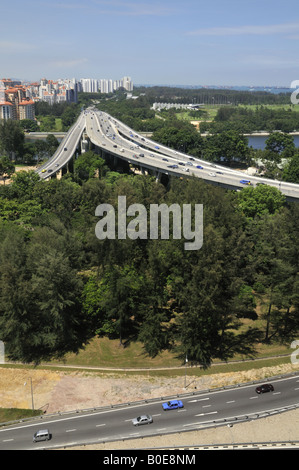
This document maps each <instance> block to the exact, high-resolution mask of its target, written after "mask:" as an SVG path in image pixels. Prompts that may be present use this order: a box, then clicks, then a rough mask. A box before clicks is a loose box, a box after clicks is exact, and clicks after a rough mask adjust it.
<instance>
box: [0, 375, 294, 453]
mask: <svg viewBox="0 0 299 470" xmlns="http://www.w3.org/2000/svg"><path fill="white" fill-rule="evenodd" d="M271 383H272V385H273V386H274V391H272V392H268V393H264V394H261V395H258V394H257V393H256V391H255V388H256V386H257V384H247V385H243V386H240V387H236V388H231V389H229V390H217V391H209V392H194V393H193V394H186V395H185V396H181V397H180V399H182V401H183V404H184V408H180V409H176V410H170V411H164V410H163V408H162V403H163V401H166V399H164V400H162V399H158V398H157V399H151V400H150V401H149V402H145V401H144V402H142V403H140V402H139V403H130V404H124V405H122V406H115V407H107V408H99V409H94V410H87V411H85V412H83V411H82V412H77V413H75V412H74V413H64V414H61V415H59V414H57V415H52V416H48V417H47V416H43V417H42V418H38V419H35V420H33V421H26V422H23V423H18V424H13V425H10V426H6V427H3V428H2V429H0V450H5V449H7V450H8V449H9V450H10V449H11V450H13V449H15V450H17V449H18V450H30V449H44V448H45V449H47V448H59V447H65V446H76V445H80V444H90V443H103V442H109V441H116V440H124V439H133V438H139V437H145V436H155V435H159V436H162V437H161V445H163V435H166V434H170V433H176V432H184V431H194V430H199V429H204V428H205V427H209V426H217V425H218V426H221V425H223V424H224V423H225V424H228V423H230V422H232V423H236V422H241V421H242V420H243V419H244V420H248V419H263V417H265V416H269V415H271V414H274V413H277V412H279V411H283V410H285V409H286V408H287V407H294V406H296V407H298V406H299V373H298V374H297V375H292V376H289V377H282V378H276V379H275V380H273V381H272V382H271ZM168 398H169V397H168ZM168 398H167V399H168ZM142 414H150V415H151V416H152V417H153V423H151V424H148V425H143V426H139V427H134V426H133V424H132V419H133V418H135V417H136V416H139V415H142ZM39 429H48V430H49V432H50V433H51V435H52V438H51V440H49V441H45V442H36V443H34V442H33V434H34V433H35V432H36V431H37V430H39ZM264 440H265V441H267V436H265V439H264Z"/></svg>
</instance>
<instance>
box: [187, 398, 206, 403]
mask: <svg viewBox="0 0 299 470" xmlns="http://www.w3.org/2000/svg"><path fill="white" fill-rule="evenodd" d="M205 400H209V398H199V399H195V400H189V401H188V402H187V403H196V402H198V401H205Z"/></svg>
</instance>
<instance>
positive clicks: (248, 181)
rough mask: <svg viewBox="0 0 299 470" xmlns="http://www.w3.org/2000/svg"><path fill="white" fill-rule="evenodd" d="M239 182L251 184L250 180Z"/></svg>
mask: <svg viewBox="0 0 299 470" xmlns="http://www.w3.org/2000/svg"><path fill="white" fill-rule="evenodd" d="M240 183H242V184H251V183H250V180H240Z"/></svg>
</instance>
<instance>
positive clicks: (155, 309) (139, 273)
mask: <svg viewBox="0 0 299 470" xmlns="http://www.w3.org/2000/svg"><path fill="white" fill-rule="evenodd" d="M85 157H86V156H85ZM80 158H81V157H79V159H78V167H77V168H79V169H80V173H78V172H76V168H75V171H74V175H71V174H68V175H66V176H65V177H63V178H62V179H61V180H56V179H53V180H50V181H40V180H39V178H38V176H37V175H36V174H35V173H34V172H18V173H17V175H16V176H14V180H13V183H12V184H10V185H5V186H4V185H2V186H1V187H0V214H1V217H0V332H1V337H0V339H1V340H2V341H4V343H5V347H6V349H5V351H6V353H7V355H8V357H9V358H10V359H12V360H17V361H22V362H34V363H39V362H40V361H44V360H49V359H51V358H61V357H63V356H64V354H65V353H66V352H70V351H72V352H77V351H79V350H80V348H82V347H84V345H85V344H87V343H88V341H89V340H90V339H91V338H93V337H94V336H96V335H98V336H107V337H109V338H119V342H120V344H122V345H123V346H124V347H125V346H126V345H127V344H129V343H130V342H132V341H139V342H141V343H142V345H143V347H144V350H145V352H146V354H148V355H150V356H151V357H154V356H155V355H157V354H159V352H161V351H163V350H171V351H173V353H174V354H176V355H177V356H178V357H181V358H182V360H183V359H184V358H185V357H186V355H187V356H188V359H189V361H191V362H194V363H200V364H203V365H204V366H206V367H207V366H209V364H210V363H211V361H213V359H215V358H218V359H224V360H225V359H229V358H231V357H233V356H234V354H236V353H238V354H243V355H244V356H250V355H254V352H255V347H256V345H257V344H258V343H259V342H270V341H278V342H282V343H286V344H289V343H290V341H291V340H292V339H293V338H295V337H296V334H297V333H298V327H299V316H298V308H299V294H298V293H299V289H298V287H299V278H298V271H299V269H298V268H299V267H298V259H299V258H298V235H299V223H298V220H299V217H298V216H299V206H298V204H286V203H285V201H284V198H283V197H282V195H281V194H280V193H279V192H278V191H277V190H275V189H274V188H270V187H268V186H260V187H257V188H255V189H254V188H250V187H249V188H246V189H244V190H243V191H242V192H240V193H235V192H229V191H225V190H223V189H221V188H216V187H213V186H210V185H207V184H205V183H204V182H202V181H199V180H197V179H195V178H188V179H184V180H181V179H179V178H178V179H174V180H172V181H171V184H170V185H168V186H164V185H161V184H159V183H156V182H155V180H154V179H152V178H151V177H148V176H139V175H121V174H119V173H117V174H115V173H114V172H111V171H110V170H109V169H108V167H107V166H106V165H105V163H104V162H103V161H99V157H98V156H96V155H95V156H94V157H93V155H92V154H91V155H90V161H92V162H93V164H92V165H93V168H95V167H96V166H99V167H101V168H102V171H101V175H102V176H101V177H100V178H98V177H94V176H92V177H90V175H89V174H88V173H82V165H80ZM82 158H83V156H82ZM96 162H97V163H96ZM84 175H85V176H84ZM119 195H126V197H127V205H129V204H132V203H134V202H138V203H141V204H143V205H144V206H145V207H146V208H148V207H149V205H150V204H153V203H156V204H161V203H163V202H164V203H166V204H167V205H170V204H172V203H178V204H180V205H181V206H182V204H188V203H189V204H203V208H204V235H203V237H204V241H203V246H202V248H201V249H200V250H194V251H185V250H184V240H177V239H173V238H172V237H171V238H170V239H169V240H161V239H158V240H150V239H147V240H141V239H137V240H132V239H130V238H127V239H124V240H118V239H116V240H110V239H105V240H102V241H101V240H99V239H97V237H96V236H95V225H96V223H97V221H98V217H95V208H96V207H97V206H98V205H99V204H101V203H109V204H112V206H113V207H115V208H117V198H118V196H119ZM170 233H171V231H170ZM257 304H258V305H259V306H260V310H261V312H262V313H260V314H259V315H257V311H256V306H257ZM261 320H262V321H261Z"/></svg>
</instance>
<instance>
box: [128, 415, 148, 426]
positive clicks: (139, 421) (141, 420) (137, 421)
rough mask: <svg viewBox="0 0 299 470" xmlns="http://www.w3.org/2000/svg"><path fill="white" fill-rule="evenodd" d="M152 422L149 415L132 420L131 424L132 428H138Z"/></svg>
mask: <svg viewBox="0 0 299 470" xmlns="http://www.w3.org/2000/svg"><path fill="white" fill-rule="evenodd" d="M152 422H153V418H152V416H151V415H141V416H138V417H137V418H134V419H132V424H133V425H134V426H140V425H141V424H150V423H152Z"/></svg>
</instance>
